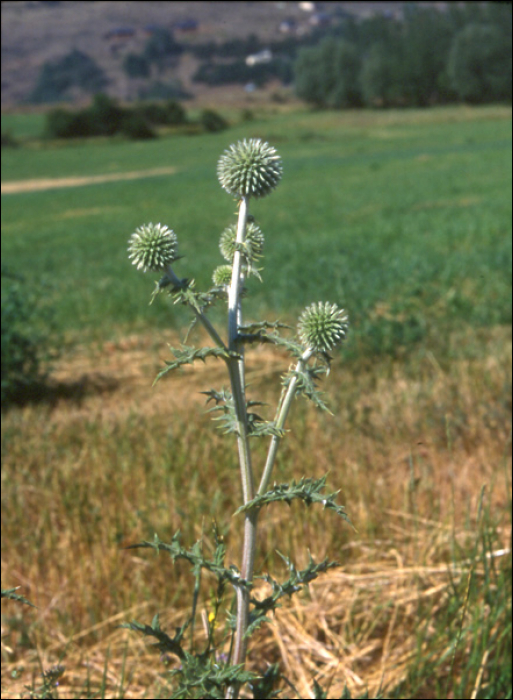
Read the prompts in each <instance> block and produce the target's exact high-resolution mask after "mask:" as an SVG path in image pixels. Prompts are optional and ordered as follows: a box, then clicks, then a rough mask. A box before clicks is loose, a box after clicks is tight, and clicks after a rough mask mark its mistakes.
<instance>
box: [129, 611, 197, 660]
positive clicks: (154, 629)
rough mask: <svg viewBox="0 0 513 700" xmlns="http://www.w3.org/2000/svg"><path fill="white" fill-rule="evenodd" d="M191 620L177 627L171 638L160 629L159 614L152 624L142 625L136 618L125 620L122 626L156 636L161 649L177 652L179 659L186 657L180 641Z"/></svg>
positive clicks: (157, 644) (157, 646)
mask: <svg viewBox="0 0 513 700" xmlns="http://www.w3.org/2000/svg"><path fill="white" fill-rule="evenodd" d="M188 625H189V622H185V623H184V624H183V625H182V626H181V627H177V628H176V634H175V636H174V637H173V638H172V639H171V637H170V636H169V635H168V634H166V633H165V632H164V631H163V630H161V629H160V622H159V616H158V615H155V617H154V618H153V620H152V622H151V626H150V625H142V624H141V623H139V622H136V621H135V620H132V622H124V623H123V624H122V625H120V627H125V628H126V629H131V630H133V631H134V632H140V633H141V634H144V635H145V636H147V637H155V639H157V640H158V641H157V643H156V644H154V645H153V646H155V647H156V648H157V649H158V650H159V651H161V652H162V653H166V652H170V653H171V654H175V656H178V658H179V659H182V660H183V659H185V652H184V650H183V649H182V646H181V644H180V642H181V641H182V639H183V635H184V633H185V630H186V629H187V627H188Z"/></svg>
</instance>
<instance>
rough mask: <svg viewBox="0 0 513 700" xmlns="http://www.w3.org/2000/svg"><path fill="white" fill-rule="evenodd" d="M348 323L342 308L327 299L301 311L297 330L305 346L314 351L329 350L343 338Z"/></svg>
mask: <svg viewBox="0 0 513 700" xmlns="http://www.w3.org/2000/svg"><path fill="white" fill-rule="evenodd" d="M348 325H349V324H348V318H347V314H346V312H345V311H344V309H339V308H338V306H337V305H336V304H330V303H329V302H327V301H326V302H322V301H319V302H318V303H317V304H311V305H310V306H308V307H307V308H306V309H305V310H304V311H303V313H302V314H301V316H300V317H299V322H298V332H299V337H300V338H301V342H302V343H303V344H304V345H305V347H307V348H311V349H312V350H315V351H316V352H330V350H332V349H333V348H334V347H335V345H337V344H338V343H340V342H341V341H342V340H343V339H344V337H345V335H346V333H347V328H348Z"/></svg>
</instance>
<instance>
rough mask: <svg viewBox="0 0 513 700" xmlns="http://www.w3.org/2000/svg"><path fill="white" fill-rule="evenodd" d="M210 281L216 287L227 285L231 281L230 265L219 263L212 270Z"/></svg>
mask: <svg viewBox="0 0 513 700" xmlns="http://www.w3.org/2000/svg"><path fill="white" fill-rule="evenodd" d="M212 282H213V283H214V285H215V286H216V287H229V286H230V284H231V282H232V266H231V265H219V267H216V269H215V270H214V274H213V275H212Z"/></svg>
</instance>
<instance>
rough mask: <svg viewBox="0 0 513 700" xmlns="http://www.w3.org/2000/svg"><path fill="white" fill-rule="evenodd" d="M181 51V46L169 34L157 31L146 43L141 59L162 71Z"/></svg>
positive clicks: (162, 30) (163, 30)
mask: <svg viewBox="0 0 513 700" xmlns="http://www.w3.org/2000/svg"><path fill="white" fill-rule="evenodd" d="M182 51H183V46H182V45H181V44H179V43H178V42H177V41H176V40H175V38H174V37H173V35H172V34H171V32H169V31H168V30H167V29H159V30H158V31H155V32H154V33H153V34H152V36H151V37H150V38H149V39H148V41H147V42H146V46H145V47H144V52H143V57H144V58H145V59H146V60H147V61H148V62H149V63H154V64H155V65H156V66H157V68H158V69H159V70H162V68H163V67H164V66H165V65H166V63H167V62H168V61H169V60H170V59H171V60H172V59H176V58H177V57H178V56H180V54H181V53H182Z"/></svg>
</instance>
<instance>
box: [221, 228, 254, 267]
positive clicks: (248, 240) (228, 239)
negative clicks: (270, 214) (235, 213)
mask: <svg viewBox="0 0 513 700" xmlns="http://www.w3.org/2000/svg"><path fill="white" fill-rule="evenodd" d="M236 239H237V226H235V225H233V224H232V225H231V226H228V227H227V228H225V230H224V231H223V232H222V234H221V238H220V239H219V250H220V251H221V255H222V256H223V258H224V259H225V260H226V261H227V262H229V263H231V262H233V256H234V255H235V247H236V246H235V242H236ZM242 246H243V254H244V256H245V258H246V259H247V260H249V261H254V260H256V259H257V258H261V257H262V251H263V248H264V234H263V233H262V231H261V230H260V227H259V226H257V225H256V224H254V223H252V222H249V223H248V224H247V226H246V237H245V239H244V243H243V244H242Z"/></svg>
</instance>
